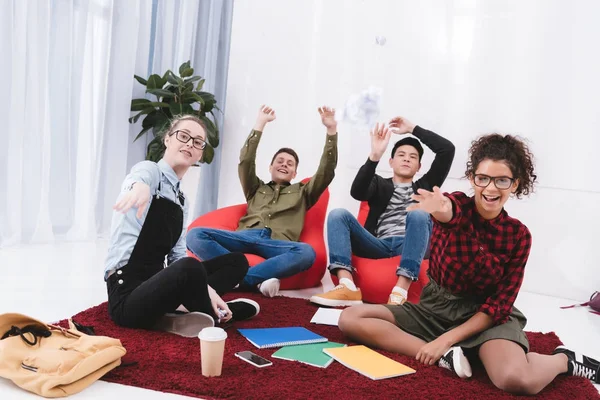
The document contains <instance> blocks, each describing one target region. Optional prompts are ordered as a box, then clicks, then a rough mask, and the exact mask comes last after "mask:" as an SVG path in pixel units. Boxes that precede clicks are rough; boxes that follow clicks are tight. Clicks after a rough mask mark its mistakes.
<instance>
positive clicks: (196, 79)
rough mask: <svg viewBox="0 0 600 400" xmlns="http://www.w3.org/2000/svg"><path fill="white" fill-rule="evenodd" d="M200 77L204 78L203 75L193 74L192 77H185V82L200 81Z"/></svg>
mask: <svg viewBox="0 0 600 400" xmlns="http://www.w3.org/2000/svg"><path fill="white" fill-rule="evenodd" d="M200 79H202V77H201V76H192V77H191V78H187V79H184V80H183V83H185V84H187V83H190V82H192V83H193V82H196V81H199V80H200Z"/></svg>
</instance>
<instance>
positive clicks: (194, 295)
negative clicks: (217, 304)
mask: <svg viewBox="0 0 600 400" xmlns="http://www.w3.org/2000/svg"><path fill="white" fill-rule="evenodd" d="M247 271H248V261H247V260H246V257H245V256H244V255H243V254H241V253H230V254H225V255H223V256H220V257H216V258H213V259H211V260H208V261H202V262H200V261H198V260H196V259H195V258H191V257H185V258H182V259H180V260H178V261H176V262H174V263H173V264H171V265H170V266H169V267H167V268H163V269H161V270H160V271H159V272H157V273H156V274H154V275H153V276H151V277H150V278H148V279H146V280H144V277H143V276H141V275H143V269H142V268H139V267H137V266H136V267H133V266H132V265H127V266H125V267H123V268H121V269H120V270H117V271H116V272H115V273H113V274H112V275H111V276H110V277H109V278H108V280H107V287H108V303H109V313H110V317H111V318H112V320H113V321H115V322H116V323H117V324H118V325H121V326H125V327H128V328H146V329H150V328H152V327H153V326H154V324H155V323H156V322H157V321H158V319H159V318H160V317H162V316H163V315H164V314H165V313H168V312H173V311H175V310H176V309H177V307H179V305H181V304H183V305H184V306H185V308H187V309H188V310H189V311H200V312H203V313H207V314H209V315H211V316H212V317H213V318H216V316H215V314H214V311H213V309H212V305H211V301H210V297H209V295H208V288H207V284H208V285H210V286H211V287H212V288H213V289H215V291H216V292H217V293H218V294H219V295H223V294H224V293H226V292H228V291H230V290H231V289H233V288H234V287H235V285H237V284H238V283H239V282H240V281H241V280H242V279H243V278H244V276H245V275H246V272H247Z"/></svg>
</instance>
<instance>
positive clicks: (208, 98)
mask: <svg viewBox="0 0 600 400" xmlns="http://www.w3.org/2000/svg"><path fill="white" fill-rule="evenodd" d="M194 93H196V94H197V95H198V96H200V97H202V99H203V100H204V106H203V107H202V111H204V112H210V111H211V110H212V109H213V108H214V107H215V105H216V104H217V100H216V99H215V96H214V95H213V94H212V93H208V92H194Z"/></svg>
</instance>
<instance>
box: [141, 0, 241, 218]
mask: <svg viewBox="0 0 600 400" xmlns="http://www.w3.org/2000/svg"><path fill="white" fill-rule="evenodd" d="M157 5H158V6H157V9H156V18H155V20H154V22H155V25H156V35H155V37H156V39H155V41H154V43H153V54H152V56H151V64H152V67H151V68H152V71H151V72H153V73H158V74H159V75H162V74H163V73H164V72H165V71H166V70H168V69H171V70H172V71H177V69H178V68H179V66H180V65H181V64H182V63H184V62H186V61H188V60H190V61H191V65H192V67H193V68H194V74H195V75H200V76H202V77H203V78H204V79H206V83H205V84H204V87H203V90H204V91H207V92H210V93H212V94H214V95H215V98H216V99H217V106H218V107H219V108H220V109H221V110H222V111H224V110H225V90H226V87H227V69H228V61H229V45H230V39H231V23H232V15H233V0H203V1H185V0H174V1H160V2H158V4H157ZM149 72H150V71H149ZM215 116H216V121H215V122H216V123H217V126H218V127H219V128H222V126H223V114H222V113H221V112H218V111H217V110H215ZM223 136H224V135H223V130H222V129H221V131H220V139H221V142H223ZM220 161H221V152H220V147H218V148H217V149H216V151H215V158H214V160H213V162H212V163H211V164H209V165H202V167H201V169H200V177H199V179H198V183H197V184H198V188H197V194H196V196H195V198H194V199H193V200H194V201H193V203H192V208H191V209H190V217H191V218H194V217H197V216H198V215H201V214H204V213H206V212H208V211H212V210H214V209H215V208H216V207H217V197H218V176H219V165H220ZM188 174H189V175H192V176H195V174H193V173H190V172H188Z"/></svg>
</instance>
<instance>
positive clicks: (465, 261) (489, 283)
mask: <svg viewBox="0 0 600 400" xmlns="http://www.w3.org/2000/svg"><path fill="white" fill-rule="evenodd" d="M445 195H446V196H447V197H448V198H449V199H450V200H451V201H452V204H453V207H452V208H453V214H454V215H453V216H452V219H451V220H450V221H449V222H448V223H445V224H444V223H441V222H438V221H435V219H434V221H435V222H436V223H435V224H434V228H433V235H432V238H431V255H430V258H429V274H430V276H431V278H433V280H435V281H436V282H437V283H438V284H439V285H440V286H442V287H444V288H446V289H448V290H449V291H450V292H451V293H453V294H456V295H472V296H475V297H478V298H481V301H482V305H481V307H480V308H479V311H481V312H484V313H486V314H488V315H489V316H490V317H492V319H493V321H494V323H495V324H502V323H504V322H506V321H507V319H508V316H509V315H510V313H511V311H512V307H513V303H514V302H515V299H516V298H517V294H518V293H519V288H520V287H521V283H522V282H523V274H524V272H525V264H526V263H527V258H528V257H529V251H530V249H531V234H530V233H529V229H527V227H526V226H525V225H523V224H522V223H521V222H520V221H519V220H517V219H514V218H511V217H509V216H508V214H507V213H506V211H504V210H502V212H501V213H500V215H499V216H498V217H496V218H494V219H493V220H486V219H484V218H483V217H482V216H481V215H479V213H478V212H477V210H476V208H475V200H474V198H472V197H467V195H465V194H464V193H462V192H454V193H452V194H448V193H446V194H445Z"/></svg>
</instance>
